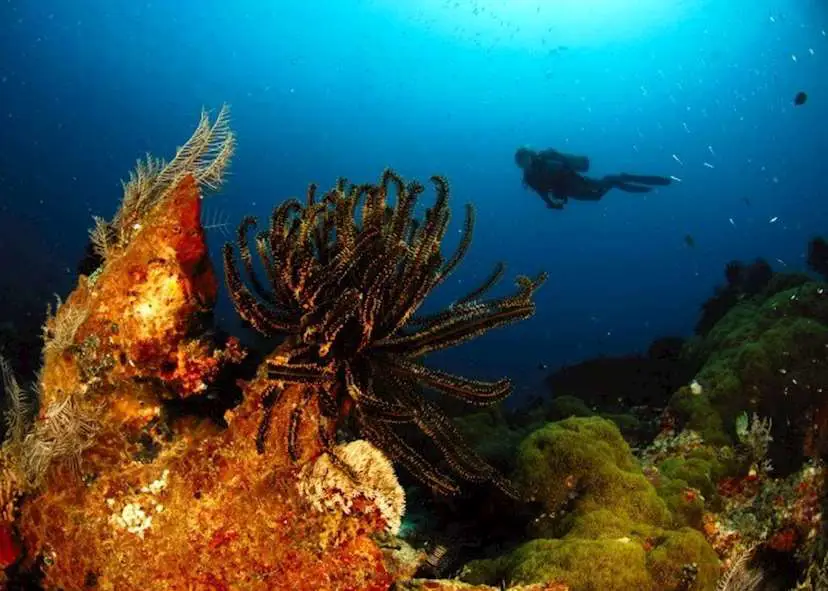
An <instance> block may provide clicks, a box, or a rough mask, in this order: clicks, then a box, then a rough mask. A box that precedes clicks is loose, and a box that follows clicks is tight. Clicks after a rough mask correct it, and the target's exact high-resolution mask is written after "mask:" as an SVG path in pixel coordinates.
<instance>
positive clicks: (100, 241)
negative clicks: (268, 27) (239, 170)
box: [89, 105, 236, 261]
mask: <svg viewBox="0 0 828 591" xmlns="http://www.w3.org/2000/svg"><path fill="white" fill-rule="evenodd" d="M235 145H236V138H235V135H234V134H233V132H232V131H231V129H230V110H229V108H228V107H227V105H224V106H222V108H221V110H220V111H219V112H218V114H217V115H216V118H215V120H214V121H211V119H210V115H209V113H207V111H202V113H201V119H200V120H199V123H198V126H197V127H196V129H195V131H194V132H193V134H192V136H191V137H190V139H189V140H187V142H186V143H185V144H184V145H183V146H181V147H180V148H178V150H176V154H175V156H174V157H173V159H172V160H170V161H169V162H167V161H165V160H162V159H159V158H155V157H153V156H151V155H147V157H146V159H144V160H138V162H137V164H136V166H135V170H133V171H131V172H130V173H129V179H128V180H127V181H124V182H123V183H122V184H123V191H124V195H123V199H122V201H121V205H120V208H119V209H118V212H117V213H116V214H115V217H114V218H113V219H112V221H106V220H105V219H103V218H100V217H97V216H96V217H94V221H95V226H94V227H93V228H92V229H91V230H90V231H89V235H90V239H91V241H92V244H93V246H94V249H95V252H96V254H97V255H98V256H100V257H101V258H102V259H103V260H104V261H105V260H107V259H108V258H110V257H112V256H113V255H114V254H116V253H118V252H121V251H123V249H124V248H125V247H126V245H127V244H129V242H130V240H131V239H132V237H133V236H134V235H135V234H137V233H138V232H139V231H140V230H141V227H142V220H143V219H144V218H145V217H146V215H147V214H148V213H149V212H150V211H152V210H153V209H154V208H155V207H156V206H157V205H158V204H159V203H162V202H163V201H164V198H165V197H166V196H167V195H169V193H170V191H172V190H173V189H174V188H175V187H176V186H177V185H178V183H179V181H181V179H183V178H184V177H186V176H188V175H191V176H192V177H193V178H194V179H195V181H196V183H197V184H198V186H199V187H200V188H201V189H202V190H203V191H204V190H211V191H215V190H217V189H218V188H219V187H220V186H221V184H222V182H223V179H224V178H225V176H226V173H227V169H228V166H229V164H230V159H231V157H232V156H233V152H234V150H235Z"/></svg>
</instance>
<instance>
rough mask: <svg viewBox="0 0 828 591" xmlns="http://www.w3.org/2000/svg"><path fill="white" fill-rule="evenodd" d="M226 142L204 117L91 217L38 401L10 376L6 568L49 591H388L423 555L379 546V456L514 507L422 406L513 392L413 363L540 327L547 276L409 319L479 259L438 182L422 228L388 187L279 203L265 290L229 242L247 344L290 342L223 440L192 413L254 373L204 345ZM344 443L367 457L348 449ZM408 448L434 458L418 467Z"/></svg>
mask: <svg viewBox="0 0 828 591" xmlns="http://www.w3.org/2000/svg"><path fill="white" fill-rule="evenodd" d="M234 144H235V139H234V136H233V134H232V133H231V131H230V128H229V120H228V116H227V111H226V110H225V109H222V111H221V112H220V113H219V114H218V116H217V117H216V118H215V120H213V121H211V120H210V118H209V116H208V115H207V114H206V113H205V114H203V115H202V118H201V121H200V123H199V125H198V127H197V128H196V131H195V132H194V134H193V136H192V137H191V138H190V140H189V141H188V142H186V143H185V144H184V146H183V147H182V148H179V149H178V151H177V153H176V156H175V157H174V158H173V159H172V160H171V161H170V162H169V163H166V162H164V161H161V160H156V159H153V158H151V157H150V158H148V159H147V160H146V161H140V162H139V164H138V166H137V169H136V171H135V172H133V173H132V174H131V176H130V179H129V181H127V182H126V183H125V184H124V199H123V202H122V203H121V207H120V209H119V211H118V213H117V214H116V215H115V217H114V219H113V220H112V221H111V222H104V221H103V220H96V226H95V229H94V230H93V231H92V234H91V240H92V245H93V248H92V252H91V255H92V256H90V257H87V260H85V261H84V263H83V267H84V269H85V270H87V271H88V272H89V274H88V275H82V276H81V277H80V278H79V281H78V284H77V287H76V288H75V289H74V291H73V292H72V293H71V294H70V295H69V296H68V297H67V298H66V299H65V301H61V300H60V299H58V302H57V306H56V307H55V309H54V311H51V310H50V311H49V314H48V318H47V320H46V322H45V324H44V328H43V340H44V347H43V363H42V367H41V369H40V371H39V373H38V375H37V381H36V384H35V387H34V388H33V389H32V393H31V394H28V391H27V390H26V389H24V388H22V387H20V386H19V385H18V384H17V381H16V379H15V377H14V374H13V372H12V371H11V368H10V367H9V366H8V365H6V364H5V363H4V365H3V374H4V381H5V384H4V389H5V390H6V392H7V394H8V395H9V397H10V399H11V405H10V410H9V413H8V418H9V421H8V425H7V430H6V433H7V440H6V442H5V443H4V445H3V447H2V456H0V472H1V473H2V475H3V482H2V485H3V486H2V488H0V495H2V496H0V502H2V503H3V506H4V510H3V513H2V520H0V559H1V560H2V566H3V567H4V568H6V570H7V572H11V571H12V570H13V571H14V572H18V573H19V572H24V571H25V572H29V573H32V574H33V575H35V576H37V577H38V578H39V584H40V585H41V586H42V587H43V588H45V589H117V590H119V591H120V590H126V591H128V590H129V589H170V590H174V589H210V590H219V589H228V590H229V589H234V590H235V589H238V590H242V589H244V590H248V589H249V590H256V589H262V590H264V589H291V590H300V591H301V590H302V589H309V590H310V589H314V590H318V589H325V590H331V591H335V590H337V589H343V590H344V589H355V590H356V589H360V590H365V591H371V590H377V591H379V590H385V589H388V588H389V586H390V585H391V584H392V583H393V582H394V581H395V580H397V579H402V578H405V579H408V578H410V575H411V573H413V571H414V570H416V563H417V562H418V561H419V560H421V559H422V555H421V554H419V553H414V554H413V555H410V556H408V558H407V560H408V561H409V564H405V560H406V559H403V558H401V556H402V554H404V553H401V551H399V550H396V551H394V550H393V548H395V547H397V546H395V545H394V544H393V543H391V544H390V545H386V544H385V543H384V542H383V541H382V540H387V539H388V538H389V537H391V538H392V539H393V535H394V534H395V533H396V532H397V531H398V530H399V527H400V522H401V518H402V516H403V513H404V510H405V496H404V494H403V491H402V488H401V487H400V484H399V482H398V480H397V478H396V475H395V472H394V469H393V466H392V464H391V463H390V461H389V459H388V458H386V456H385V455H384V454H385V453H387V454H389V455H390V456H391V457H392V458H393V459H399V460H402V461H403V462H404V463H405V465H407V467H408V468H409V469H410V470H411V471H412V473H413V474H415V475H417V476H419V477H421V478H423V479H424V480H425V481H426V482H428V483H429V484H431V485H432V486H433V487H434V488H435V489H436V490H438V491H443V492H449V491H453V490H455V489H456V485H455V484H454V482H453V480H452V479H451V478H450V477H448V476H446V475H445V474H444V473H443V470H444V469H443V467H442V465H441V464H443V463H445V464H446V466H447V467H448V469H449V470H450V471H453V472H454V473H455V474H457V475H458V476H460V477H461V478H463V479H466V480H470V481H473V482H482V481H492V482H494V483H495V484H497V485H498V486H499V487H500V488H501V489H502V490H504V491H505V492H512V490H511V488H510V485H509V483H508V482H507V481H506V479H504V478H503V477H501V476H500V475H499V474H498V473H497V472H496V471H495V470H494V469H493V468H491V467H490V466H489V465H488V464H487V463H486V462H485V461H484V460H483V459H482V458H481V457H480V456H479V455H477V454H476V453H475V452H474V451H472V450H471V448H469V447H467V446H466V445H465V444H464V443H463V442H462V440H461V438H460V436H459V432H458V431H457V430H456V428H455V427H454V426H453V425H452V423H451V421H450V420H449V419H448V418H447V417H445V416H444V415H443V414H442V413H441V412H440V411H439V409H438V408H437V406H436V405H435V404H434V403H432V402H431V401H430V400H429V399H428V398H427V397H425V396H424V395H423V390H424V389H432V390H436V391H438V392H442V393H446V394H450V395H453V396H455V397H458V398H459V399H461V400H464V401H466V402H472V403H478V404H488V403H491V402H496V401H498V400H501V399H502V398H503V397H504V396H506V395H507V394H508V393H509V391H510V384H509V382H508V381H507V380H500V381H497V382H493V383H488V382H479V381H475V380H471V379H467V378H462V377H458V376H453V375H450V374H446V373H443V372H439V371H436V370H431V369H428V368H426V367H425V366H423V365H422V364H421V358H422V357H423V356H424V355H426V354H427V353H429V352H431V351H434V350H438V349H442V348H446V347H450V346H453V345H456V344H459V343H461V342H463V341H466V340H468V339H470V338H473V337H475V336H477V335H479V334H481V333H482V332H485V331H487V330H489V329H491V328H494V327H497V326H502V325H504V324H507V323H510V322H514V321H517V320H520V319H522V318H526V317H528V316H530V315H531V314H532V313H533V311H534V304H533V303H532V300H531V296H532V294H533V292H534V290H535V289H536V288H537V287H538V286H539V285H540V284H541V283H542V282H543V280H544V276H543V275H541V276H539V277H538V278H537V279H534V280H530V279H526V278H520V279H519V280H518V285H519V288H518V291H517V293H516V294H514V295H512V296H508V297H504V298H499V299H492V300H482V299H481V297H482V295H483V294H484V293H485V292H486V291H487V290H488V288H489V287H491V286H492V285H493V284H494V283H495V281H496V280H497V279H498V278H499V277H500V275H501V274H502V270H503V267H502V266H498V267H497V268H496V270H495V273H493V275H492V276H491V277H490V278H489V280H487V281H486V282H485V283H484V284H483V285H482V286H480V287H479V288H478V289H476V290H474V291H473V292H472V293H470V294H469V295H468V297H467V298H465V299H464V300H463V301H460V302H458V303H457V304H456V305H455V306H454V307H453V308H451V309H449V310H445V311H443V312H440V313H438V314H436V315H433V316H428V317H416V316H415V315H414V314H415V312H416V311H417V309H418V308H419V306H420V305H421V303H422V302H423V300H424V298H425V297H426V296H427V295H428V294H429V292H430V291H431V290H432V289H433V288H434V287H436V286H437V285H438V284H439V283H441V282H442V281H444V280H445V278H446V277H447V276H448V275H449V273H450V272H451V271H452V270H453V269H454V268H455V267H456V266H457V264H459V262H460V261H461V259H462V258H463V255H464V254H465V252H466V250H467V249H468V246H469V242H470V239H471V230H472V226H473V215H472V213H473V212H472V210H471V208H467V219H466V224H465V233H464V236H463V240H462V241H461V246H460V248H459V250H458V251H457V252H456V253H455V254H454V255H453V256H451V257H449V258H448V259H444V258H443V256H442V254H441V251H440V246H441V242H442V239H443V236H444V234H445V231H446V227H447V223H448V218H449V210H448V184H447V183H446V181H445V180H444V179H442V178H440V177H435V178H434V182H435V185H436V187H437V190H438V197H437V202H436V204H435V205H434V206H433V207H432V208H430V209H429V210H428V211H427V212H426V215H425V219H424V220H417V219H415V218H414V216H413V210H414V205H415V202H416V199H417V196H418V195H419V194H420V193H421V192H422V191H423V187H422V186H420V185H419V184H418V183H416V182H412V183H408V184H405V183H403V181H402V180H401V179H400V178H399V177H397V176H396V175H395V174H394V173H392V172H390V171H388V172H386V173H385V174H384V175H383V177H382V180H381V183H380V184H379V185H359V186H354V187H350V188H348V187H346V186H345V183H344V182H340V183H339V184H338V185H337V187H336V188H335V189H333V190H332V191H330V192H329V193H328V194H327V195H325V196H324V197H323V198H322V199H321V200H319V201H318V202H317V201H315V199H314V191H313V190H311V191H310V192H309V198H308V203H307V204H306V205H305V206H300V205H299V204H298V202H296V201H288V202H287V203H286V204H284V205H283V206H280V207H277V208H276V212H275V214H274V217H273V219H272V223H271V228H270V232H268V233H265V234H260V235H259V236H258V237H257V252H258V253H259V255H260V256H261V258H262V259H263V262H264V263H265V271H266V272H267V274H268V281H269V286H270V288H271V290H270V291H264V290H263V289H261V287H262V285H261V283H260V282H259V281H258V278H257V277H256V276H255V273H253V266H252V264H251V256H250V250H249V247H248V246H247V244H246V233H247V231H248V230H249V229H250V228H251V226H252V225H253V222H252V220H250V219H246V220H245V221H244V222H243V223H242V226H241V227H240V230H239V240H238V245H237V246H238V248H239V250H240V251H241V254H242V261H243V265H244V267H245V271H246V275H247V277H248V280H249V281H250V283H251V285H252V286H253V291H250V288H248V287H246V285H245V284H244V283H242V280H241V277H240V274H239V272H238V269H237V268H236V264H235V262H234V260H233V256H232V255H233V253H232V247H230V246H228V247H227V248H226V249H225V263H226V265H225V273H226V277H227V281H228V287H229V290H230V293H231V297H232V299H233V301H234V303H235V304H236V307H237V309H238V311H239V312H240V314H241V315H242V317H243V318H245V319H246V320H248V321H249V322H250V323H251V324H252V325H253V326H254V327H256V328H258V329H260V330H262V331H263V332H266V333H268V334H273V333H279V334H282V335H284V336H285V337H286V338H285V340H284V342H283V343H282V344H281V345H279V346H278V347H277V348H276V349H275V350H273V351H272V352H270V353H269V354H267V356H266V358H265V359H264V361H263V363H262V364H261V365H260V366H259V367H258V369H257V371H256V374H255V376H252V377H251V379H249V380H247V381H239V385H240V387H241V389H242V398H241V402H240V403H239V404H237V405H235V406H233V405H228V410H226V412H225V413H224V415H223V417H222V418H221V420H220V421H218V422H216V421H213V420H211V418H210V417H209V416H206V415H205V414H204V413H203V412H200V410H199V409H200V407H199V402H200V401H202V400H204V399H205V398H206V397H207V393H208V392H209V391H210V389H211V388H214V387H215V384H217V383H219V382H221V383H226V382H227V380H226V375H232V372H233V368H234V367H235V366H237V365H238V364H240V363H241V361H242V360H243V359H244V357H245V355H246V351H244V350H243V349H242V348H241V346H240V344H239V342H238V341H237V340H235V339H234V338H232V337H231V338H228V339H225V340H223V341H219V340H218V339H217V338H216V337H215V333H214V332H213V331H212V325H211V313H212V309H213V305H214V303H215V299H216V293H217V281H216V278H215V275H214V273H213V269H212V266H211V264H210V260H209V256H208V252H207V247H206V244H205V240H204V228H203V225H202V223H201V218H202V214H201V199H202V194H203V191H205V190H210V189H216V188H218V186H219V185H220V184H221V181H222V177H223V175H224V172H225V170H226V168H227V166H228V163H229V159H230V156H231V155H232V152H233V148H234ZM392 189H396V203H395V205H393V206H391V205H390V204H389V197H390V196H391V195H390V194H391V192H392V191H391V190H392ZM363 199H364V203H363V205H362V206H361V207H359V202H360V201H362V200H363ZM254 292H255V293H256V295H255V296H254ZM257 298H258V299H257ZM222 376H225V377H222ZM220 378H221V380H220ZM219 395H221V393H219ZM29 400H34V401H35V402H36V405H35V406H36V409H35V408H32V409H31V411H30V409H29ZM183 401H189V402H188V404H187V405H186V406H185V405H183V404H182V402H183ZM182 409H188V410H189V411H190V412H185V411H183V410H182ZM35 412H36V414H34V416H32V414H33V413H35ZM205 412H206V411H205ZM352 427H356V428H357V429H356V430H357V432H358V433H359V434H361V435H363V436H364V437H366V438H367V439H368V440H367V441H366V440H356V441H350V442H348V443H338V442H337V438H338V433H337V431H338V430H339V431H340V432H341V433H345V432H348V431H349V430H350V429H351V428H352ZM406 429H408V430H410V431H413V435H415V436H416V432H417V431H419V432H420V433H421V434H424V435H425V436H427V438H428V439H430V440H431V441H433V442H435V443H436V446H435V453H432V454H429V453H428V452H426V453H420V452H418V451H415V447H414V446H413V445H412V444H409V443H407V442H406V441H405V439H404V438H403V437H402V436H401V434H403V433H405V432H406ZM377 446H379V447H381V449H378V447H377Z"/></svg>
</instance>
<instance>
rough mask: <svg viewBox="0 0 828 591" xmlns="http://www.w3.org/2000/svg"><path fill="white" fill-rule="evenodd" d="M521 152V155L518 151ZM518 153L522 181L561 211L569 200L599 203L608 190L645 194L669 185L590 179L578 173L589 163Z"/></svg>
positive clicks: (663, 180)
mask: <svg viewBox="0 0 828 591" xmlns="http://www.w3.org/2000/svg"><path fill="white" fill-rule="evenodd" d="M521 150H523V152H521ZM521 150H518V153H517V154H515V160H516V162H517V163H518V166H520V167H521V168H523V182H524V184H525V185H527V186H528V187H530V188H531V189H532V190H534V191H535V192H536V193H537V194H538V195H540V196H541V198H543V200H544V201H545V202H546V205H547V207H550V208H553V209H563V206H564V204H565V203H566V202H567V201H568V200H569V199H570V198H572V199H577V200H579V201H598V200H600V199H601V198H602V197H603V196H604V195H606V194H607V192H609V191H610V190H611V189H619V190H621V191H624V192H626V193H648V192H650V191H652V189H653V187H654V186H666V185H669V184H670V182H671V181H670V179H669V178H668V177H661V176H652V175H636V174H626V173H622V174H612V175H607V176H604V177H602V178H600V179H591V178H589V177H586V176H583V175H582V174H579V173H580V172H586V171H587V170H588V169H589V160H588V159H587V158H585V157H582V156H570V155H567V154H562V153H560V152H556V151H555V150H545V151H543V152H540V153H537V152H531V151H529V150H527V149H525V148H521Z"/></svg>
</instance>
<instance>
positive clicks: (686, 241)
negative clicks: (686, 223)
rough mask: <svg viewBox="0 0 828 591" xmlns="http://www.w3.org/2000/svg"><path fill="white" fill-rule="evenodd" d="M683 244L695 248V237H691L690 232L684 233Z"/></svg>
mask: <svg viewBox="0 0 828 591" xmlns="http://www.w3.org/2000/svg"><path fill="white" fill-rule="evenodd" d="M684 244H686V245H687V246H688V247H689V248H695V247H696V239H695V238H693V236H692V235H691V234H685V235H684Z"/></svg>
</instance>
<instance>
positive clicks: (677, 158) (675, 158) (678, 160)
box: [673, 154, 684, 166]
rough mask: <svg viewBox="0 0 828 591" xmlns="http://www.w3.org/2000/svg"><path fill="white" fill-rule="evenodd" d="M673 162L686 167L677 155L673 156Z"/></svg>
mask: <svg viewBox="0 0 828 591" xmlns="http://www.w3.org/2000/svg"><path fill="white" fill-rule="evenodd" d="M673 160H675V161H676V162H678V163H679V164H681V165H682V166H684V162H682V161H681V158H679V157H678V156H677V155H676V154H673Z"/></svg>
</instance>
